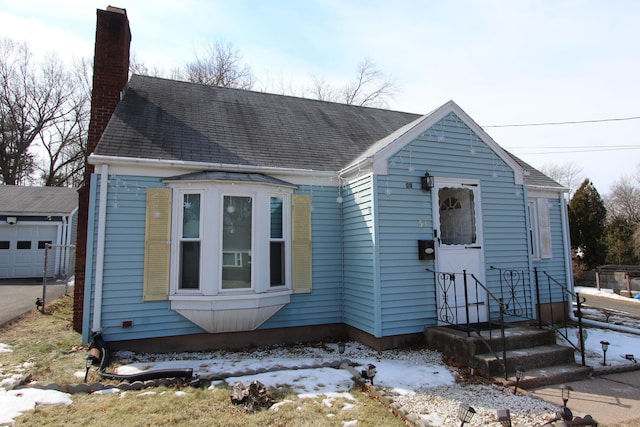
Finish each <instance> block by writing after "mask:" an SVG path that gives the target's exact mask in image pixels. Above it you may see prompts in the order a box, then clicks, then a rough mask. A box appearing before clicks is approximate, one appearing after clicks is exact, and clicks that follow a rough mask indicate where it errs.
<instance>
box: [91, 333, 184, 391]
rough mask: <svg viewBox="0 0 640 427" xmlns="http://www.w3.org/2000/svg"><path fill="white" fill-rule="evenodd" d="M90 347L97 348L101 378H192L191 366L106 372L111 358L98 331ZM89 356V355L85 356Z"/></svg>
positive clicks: (134, 379)
mask: <svg viewBox="0 0 640 427" xmlns="http://www.w3.org/2000/svg"><path fill="white" fill-rule="evenodd" d="M91 347H92V348H97V349H98V350H99V351H100V358H99V362H100V363H99V366H98V375H100V377H101V378H104V379H107V380H113V381H129V382H133V381H147V380H157V379H160V378H187V379H191V378H193V369H191V368H180V369H158V370H155V371H146V372H140V373H137V374H128V375H120V374H112V373H108V372H106V369H107V367H108V366H109V359H110V358H111V351H110V350H109V347H108V346H107V343H105V342H104V340H103V339H102V335H101V334H100V333H99V332H96V333H94V334H93V344H92V346H91ZM87 357H91V356H87Z"/></svg>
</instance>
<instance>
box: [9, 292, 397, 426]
mask: <svg viewBox="0 0 640 427" xmlns="http://www.w3.org/2000/svg"><path fill="white" fill-rule="evenodd" d="M72 307H73V298H72V297H71V296H65V297H62V298H60V299H58V300H56V301H54V302H53V303H52V304H50V305H48V306H47V310H46V312H47V313H48V314H45V315H43V314H41V313H39V312H37V311H35V310H34V311H33V312H31V313H28V314H26V315H25V316H23V317H22V318H21V319H19V320H18V321H16V322H13V323H11V324H9V325H6V326H5V327H4V328H2V329H0V343H4V344H8V345H10V346H11V349H12V351H11V352H7V353H0V371H1V372H2V373H3V374H4V375H6V374H7V373H10V372H19V371H20V370H21V369H25V373H26V372H28V373H29V374H30V375H31V377H30V378H31V381H37V382H38V383H40V384H51V383H57V384H79V383H82V382H83V378H79V377H78V376H77V375H76V374H77V372H82V371H83V370H84V366H85V359H84V358H85V356H86V347H84V346H82V345H81V337H80V335H79V334H78V333H77V332H75V331H73V329H72V324H71V319H72ZM116 362H117V361H116ZM25 367H26V368H25ZM97 379H98V377H97V375H95V373H94V372H92V373H91V375H90V376H89V380H90V381H95V380H97ZM105 383H106V381H105ZM269 394H270V396H271V397H272V398H274V400H275V401H276V402H277V403H280V405H278V410H277V411H275V410H261V411H256V412H253V413H250V412H247V411H246V410H245V409H244V408H243V407H239V406H236V405H234V404H232V403H231V399H230V396H231V388H230V387H228V386H226V385H218V386H216V387H215V388H213V389H208V388H207V387H202V388H194V387H188V386H187V387H182V388H177V387H156V388H149V389H145V390H140V391H126V392H125V391H121V392H120V393H114V394H107V395H97V394H83V393H78V394H74V395H72V400H73V403H72V404H71V405H69V406H64V405H38V406H36V409H35V410H34V411H32V412H26V413H25V414H23V415H21V416H20V417H18V418H16V419H15V421H16V422H15V425H16V426H43V425H65V426H88V425H90V426H114V425H117V426H123V427H127V426H157V425H175V426H179V425H188V426H300V427H305V426H318V425H326V426H343V425H344V423H345V422H349V421H355V420H357V426H358V427H362V426H365V427H368V426H403V425H405V423H404V422H403V421H402V420H400V419H398V418H397V417H396V416H394V415H393V414H392V413H391V412H390V411H389V410H387V409H386V408H385V407H384V406H383V405H382V404H380V403H379V402H377V401H376V400H374V399H371V398H370V397H369V396H368V395H367V394H366V393H365V392H363V391H361V390H358V389H354V390H352V391H351V395H352V396H353V397H354V398H355V400H351V399H346V398H332V399H328V398H326V397H325V396H319V397H317V398H303V399H301V398H299V397H298V396H297V395H295V394H294V393H292V392H291V391H290V390H289V388H288V387H286V386H285V387H280V388H277V389H274V388H271V389H269ZM345 405H349V409H343V408H345Z"/></svg>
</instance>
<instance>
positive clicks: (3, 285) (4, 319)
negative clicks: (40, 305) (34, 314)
mask: <svg viewBox="0 0 640 427" xmlns="http://www.w3.org/2000/svg"><path fill="white" fill-rule="evenodd" d="M68 289H71V288H68ZM64 292H65V282H64V281H61V282H55V281H54V282H52V281H49V282H48V283H47V293H46V303H49V302H51V301H53V300H54V299H56V298H59V297H61V296H62V295H64ZM67 292H69V290H67ZM37 298H42V278H38V279H3V280H0V326H2V325H4V324H6V323H8V322H10V321H12V320H14V319H15V318H17V317H19V316H21V315H23V314H25V313H27V312H29V311H31V310H33V309H35V308H36V299H37Z"/></svg>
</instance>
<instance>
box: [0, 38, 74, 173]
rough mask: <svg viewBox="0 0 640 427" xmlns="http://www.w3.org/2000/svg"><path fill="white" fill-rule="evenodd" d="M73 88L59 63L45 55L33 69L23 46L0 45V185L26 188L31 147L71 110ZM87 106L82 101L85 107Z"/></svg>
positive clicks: (8, 41) (0, 42) (32, 153)
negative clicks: (18, 185) (0, 181)
mask: <svg viewBox="0 0 640 427" xmlns="http://www.w3.org/2000/svg"><path fill="white" fill-rule="evenodd" d="M77 102H78V99H77V98H74V84H73V80H72V79H71V77H70V74H69V73H68V72H67V71H65V69H64V66H63V64H62V62H61V61H60V60H59V59H58V58H57V57H55V56H54V55H48V56H46V57H45V59H44V60H43V61H41V62H39V63H34V60H33V57H32V55H31V52H30V51H29V48H28V46H27V45H26V44H25V43H17V42H15V41H13V40H11V39H2V40H0V179H2V182H3V183H4V184H10V185H16V184H24V183H27V182H31V180H32V179H33V176H32V174H33V172H34V171H35V169H36V167H37V164H36V158H37V155H36V153H35V151H34V148H35V145H36V144H34V143H36V142H40V143H42V145H43V146H45V145H47V141H43V140H42V137H43V136H44V135H50V134H53V133H55V132H56V131H55V128H56V126H57V125H58V124H59V123H60V122H61V121H64V120H66V117H67V115H68V114H69V113H70V112H73V111H75V110H76V108H77V105H76V103H77ZM85 102H86V101H85Z"/></svg>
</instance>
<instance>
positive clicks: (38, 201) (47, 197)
mask: <svg viewBox="0 0 640 427" xmlns="http://www.w3.org/2000/svg"><path fill="white" fill-rule="evenodd" d="M77 207H78V191H77V190H75V189H74V188H65V187H21V186H17V185H0V214H2V215H68V214H70V213H72V212H73V210H74V209H75V208H77Z"/></svg>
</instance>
